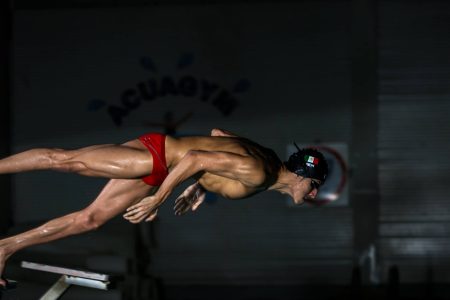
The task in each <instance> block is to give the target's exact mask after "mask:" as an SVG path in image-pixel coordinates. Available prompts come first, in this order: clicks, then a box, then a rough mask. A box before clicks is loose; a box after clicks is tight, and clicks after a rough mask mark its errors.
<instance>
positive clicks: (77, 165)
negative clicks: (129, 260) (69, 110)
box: [0, 129, 321, 285]
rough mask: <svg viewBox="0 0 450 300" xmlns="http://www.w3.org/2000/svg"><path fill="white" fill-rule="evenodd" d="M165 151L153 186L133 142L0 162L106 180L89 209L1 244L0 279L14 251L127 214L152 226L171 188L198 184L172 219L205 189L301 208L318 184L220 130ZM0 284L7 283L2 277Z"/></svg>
mask: <svg viewBox="0 0 450 300" xmlns="http://www.w3.org/2000/svg"><path fill="white" fill-rule="evenodd" d="M165 151H166V155H165V156H166V162H167V167H168V168H169V175H168V176H167V177H166V178H165V180H164V182H163V183H162V184H161V186H160V187H159V188H158V187H153V186H149V185H147V184H145V183H144V182H143V181H142V180H141V178H142V177H144V176H147V175H149V174H151V171H152V168H153V159H152V156H151V155H150V154H149V152H148V150H147V148H146V147H145V146H144V145H143V144H142V143H141V142H140V141H139V140H137V139H136V140H131V141H129V142H126V143H124V144H121V145H114V144H107V145H96V146H90V147H86V148H81V149H77V150H62V149H49V148H48V149H47V148H46V149H44V148H41V149H31V150H28V151H25V152H22V153H18V154H15V155H12V156H9V157H6V158H4V159H1V160H0V174H8V173H19V172H27V171H33V170H54V171H62V172H71V173H77V174H80V175H84V176H95V177H105V178H110V179H111V180H110V181H109V182H108V183H107V184H106V186H105V187H104V188H103V190H102V191H101V192H100V194H99V195H98V196H97V198H96V199H95V200H94V201H93V202H92V203H91V204H90V205H89V206H88V207H86V208H84V209H81V210H79V211H76V212H73V213H70V214H68V215H65V216H63V217H60V218H56V219H53V220H51V221H49V222H47V223H45V224H43V225H42V226H40V227H37V228H35V229H32V230H29V231H27V232H24V233H21V234H18V235H15V236H11V237H8V238H5V239H2V240H0V275H1V274H2V273H3V269H4V267H5V263H6V260H7V259H8V258H9V257H10V256H11V255H12V254H14V253H15V252H17V251H18V250H21V249H23V248H26V247H29V246H32V245H36V244H42V243H46V242H50V241H53V240H56V239H61V238H64V237H67V236H70V235H74V234H80V233H83V232H87V231H90V230H94V229H97V228H98V227H100V226H101V225H103V224H104V223H105V222H106V221H108V220H110V219H112V218H113V217H115V216H117V215H118V214H120V213H123V212H125V211H126V210H127V212H126V213H125V215H124V217H125V218H126V219H127V220H128V221H130V222H132V223H139V222H142V221H151V220H153V219H154V218H155V216H156V214H157V209H158V207H159V206H160V205H161V204H162V203H163V202H164V201H165V200H166V199H167V198H168V197H169V196H170V195H171V193H172V191H173V190H174V188H175V187H176V186H178V185H179V184H181V183H182V182H184V181H185V180H187V179H189V178H194V179H195V180H196V183H195V184H193V185H191V186H189V187H188V188H187V189H186V190H185V192H183V194H182V195H180V197H178V199H177V200H176V205H175V211H176V214H182V213H184V212H186V211H188V210H190V209H192V210H195V209H196V208H197V207H198V205H200V203H201V202H202V201H203V199H204V191H205V190H206V191H210V192H213V193H217V194H219V195H221V196H223V197H224V198H227V199H239V198H245V197H249V196H251V195H253V194H256V193H259V192H262V191H266V190H275V191H278V192H281V193H285V194H287V195H290V196H291V197H292V199H293V201H294V202H295V203H296V204H300V203H303V201H304V199H306V198H308V199H313V198H315V197H316V195H317V192H318V190H317V186H318V184H320V183H321V182H318V183H317V181H318V180H317V179H311V178H306V177H301V176H298V175H297V174H295V173H293V172H290V171H289V170H287V169H286V167H285V165H284V164H283V163H282V162H281V160H280V159H279V158H278V156H277V155H276V154H275V153H274V152H273V151H272V150H270V149H268V148H265V147H262V146H260V145H258V144H256V143H254V142H252V141H250V140H248V139H246V138H242V137H238V136H236V135H233V134H231V133H229V132H227V131H224V130H220V129H213V130H212V132H211V136H193V137H182V138H174V137H171V136H167V137H166V140H165ZM312 181H316V183H317V184H316V185H314V184H313V183H314V182H313V183H312ZM0 285H5V281H4V280H3V279H0Z"/></svg>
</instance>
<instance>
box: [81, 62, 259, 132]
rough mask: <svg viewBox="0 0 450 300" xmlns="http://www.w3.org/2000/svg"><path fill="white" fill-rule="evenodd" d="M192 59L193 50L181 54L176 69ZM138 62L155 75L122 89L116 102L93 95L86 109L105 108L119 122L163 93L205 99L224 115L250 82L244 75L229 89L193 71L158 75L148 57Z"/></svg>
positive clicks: (165, 95)
mask: <svg viewBox="0 0 450 300" xmlns="http://www.w3.org/2000/svg"><path fill="white" fill-rule="evenodd" d="M193 63H194V55H193V54H191V53H186V54H183V55H182V56H181V57H180V59H179V60H178V63H177V70H179V71H181V70H186V69H187V68H188V67H189V66H191V65H192V64H193ZM140 65H141V67H142V68H144V69H145V70H147V71H149V72H152V73H156V75H155V76H153V77H150V78H149V79H147V80H144V81H140V82H138V83H136V85H135V86H133V87H128V88H126V89H124V90H123V92H122V93H121V95H120V97H119V98H120V102H119V103H117V104H109V103H107V102H106V101H105V100H102V99H93V100H91V101H89V104H88V109H89V110H90V111H99V110H102V109H103V108H106V111H107V113H108V114H109V116H110V117H111V119H112V121H113V122H114V124H116V125H117V126H120V125H122V123H123V120H124V119H125V118H126V117H127V116H128V114H129V113H130V112H131V111H133V110H135V109H138V108H139V107H140V106H141V105H142V104H143V103H144V102H153V101H156V100H159V99H163V98H164V97H167V96H178V97H185V98H190V99H195V100H197V101H201V102H204V103H209V104H211V105H213V106H214V107H215V108H216V109H217V110H219V111H220V112H221V113H222V114H223V115H224V116H229V115H231V114H232V113H233V111H234V110H235V109H236V108H237V107H238V105H239V101H238V99H237V98H236V94H240V93H245V92H247V91H248V90H249V89H250V86H251V84H250V81H249V80H248V79H240V80H238V81H237V82H236V83H235V84H234V87H233V88H232V89H227V88H225V87H223V86H221V85H220V84H219V83H217V82H214V81H211V80H208V79H203V78H198V77H196V76H194V75H182V76H173V75H162V76H158V75H157V73H158V68H157V65H156V64H155V63H154V61H153V60H152V59H151V58H150V57H142V58H141V59H140Z"/></svg>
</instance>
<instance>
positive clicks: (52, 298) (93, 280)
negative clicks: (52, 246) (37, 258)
mask: <svg viewBox="0 0 450 300" xmlns="http://www.w3.org/2000/svg"><path fill="white" fill-rule="evenodd" d="M21 266H22V268H26V269H31V270H36V271H43V272H50V273H55V274H60V275H62V276H61V277H60V278H59V279H58V281H56V282H55V283H54V284H53V286H52V287H51V288H50V289H48V290H47V292H45V294H44V295H43V296H42V297H41V298H39V299H40V300H56V299H59V298H60V297H62V295H63V294H64V293H65V292H66V291H67V290H68V289H69V288H70V287H71V286H73V285H78V286H83V287H88V288H94V289H100V290H109V289H110V288H113V281H112V278H111V276H109V275H106V274H99V273H93V272H88V271H81V270H74V269H68V268H62V267H56V266H49V265H44V264H37V263H33V262H27V261H22V264H21Z"/></svg>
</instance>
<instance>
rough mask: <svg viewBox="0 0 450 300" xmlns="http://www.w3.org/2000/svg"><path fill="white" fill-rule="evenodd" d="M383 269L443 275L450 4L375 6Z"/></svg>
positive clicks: (413, 278) (449, 222) (448, 219)
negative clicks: (377, 16) (377, 28)
mask: <svg viewBox="0 0 450 300" xmlns="http://www.w3.org/2000/svg"><path fill="white" fill-rule="evenodd" d="M379 16H380V22H379V24H380V40H379V42H380V43H379V47H380V48H379V49H380V56H379V63H380V69H379V70H380V84H381V87H380V96H379V182H380V194H381V207H380V224H379V234H380V240H379V241H380V244H379V246H380V251H381V253H380V255H381V261H382V271H383V275H385V276H386V274H387V269H388V268H389V267H390V266H392V265H394V264H396V265H398V266H399V269H400V278H401V281H403V282H405V281H406V282H417V281H424V280H430V276H431V277H433V278H434V280H435V281H440V282H444V281H446V282H448V281H450V271H449V269H450V268H449V267H450V254H449V253H450V237H449V233H450V205H449V204H450V194H449V192H450V189H449V186H450V177H449V176H448V175H449V174H450V156H449V153H450V124H449V120H450V4H449V3H446V2H442V1H440V2H435V1H433V2H415V3H411V2H403V3H402V2H394V1H383V2H381V5H380V13H379Z"/></svg>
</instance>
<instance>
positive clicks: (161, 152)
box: [139, 133, 169, 186]
mask: <svg viewBox="0 0 450 300" xmlns="http://www.w3.org/2000/svg"><path fill="white" fill-rule="evenodd" d="M139 140H140V141H141V143H142V144H144V146H145V147H147V149H148V151H150V153H151V154H152V157H153V170H152V173H151V174H150V175H148V176H145V177H143V178H142V180H143V181H144V182H145V183H146V184H148V185H151V186H160V185H161V184H162V183H163V181H164V179H166V177H167V175H168V174H169V172H168V170H167V165H166V148H165V141H166V136H165V135H164V134H159V133H147V134H144V135H143V136H140V137H139Z"/></svg>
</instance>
